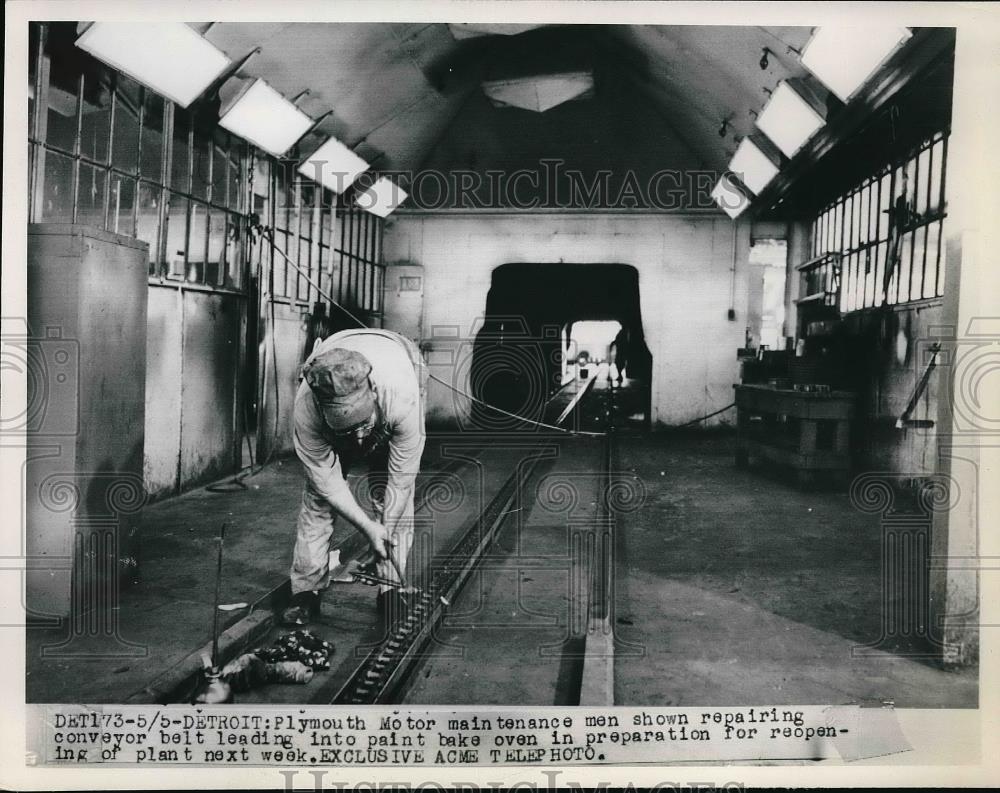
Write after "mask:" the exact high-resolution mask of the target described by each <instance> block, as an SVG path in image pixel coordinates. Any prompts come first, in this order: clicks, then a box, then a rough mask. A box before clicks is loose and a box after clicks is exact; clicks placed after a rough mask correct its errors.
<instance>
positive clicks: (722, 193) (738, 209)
mask: <svg viewBox="0 0 1000 793" xmlns="http://www.w3.org/2000/svg"><path fill="white" fill-rule="evenodd" d="M712 199H713V200H714V201H715V203H716V204H718V206H719V208H720V209H721V210H722V211H723V212H725V213H726V214H727V215H729V217H730V218H732V219H733V220H736V218H737V217H739V216H740V214H741V213H742V212H743V210H745V209H746V208H747V207H748V206H750V199H748V198H747V196H746V195H745V194H744V193H743V191H742V190H740V188H739V186H738V185H737V184H736V182H734V181H733V178H732V176H730V175H729V174H723V175H722V176H720V177H719V181H718V182H716V184H715V188H714V189H713V190H712Z"/></svg>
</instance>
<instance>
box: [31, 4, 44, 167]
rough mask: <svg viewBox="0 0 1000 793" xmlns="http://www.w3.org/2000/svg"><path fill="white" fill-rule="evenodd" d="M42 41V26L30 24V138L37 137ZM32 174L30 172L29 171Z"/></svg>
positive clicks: (35, 23) (36, 23) (34, 23)
mask: <svg viewBox="0 0 1000 793" xmlns="http://www.w3.org/2000/svg"><path fill="white" fill-rule="evenodd" d="M40 41H41V26H40V25H39V23H38V22H29V23H28V137H29V138H30V139H36V135H35V75H36V74H37V72H38V44H39V42H40ZM29 173H30V171H29Z"/></svg>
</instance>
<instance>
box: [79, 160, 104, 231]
mask: <svg viewBox="0 0 1000 793" xmlns="http://www.w3.org/2000/svg"><path fill="white" fill-rule="evenodd" d="M104 182H105V173H104V170H103V169H100V168H97V167H95V166H93V165H87V164H86V163H80V187H79V191H78V193H77V212H76V222H77V223H82V224H83V225H85V226H93V227H94V228H100V229H103V228H104Z"/></svg>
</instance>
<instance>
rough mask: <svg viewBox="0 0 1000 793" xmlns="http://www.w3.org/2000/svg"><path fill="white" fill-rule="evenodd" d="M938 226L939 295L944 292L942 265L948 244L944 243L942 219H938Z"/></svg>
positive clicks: (943, 264)
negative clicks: (939, 253)
mask: <svg viewBox="0 0 1000 793" xmlns="http://www.w3.org/2000/svg"><path fill="white" fill-rule="evenodd" d="M938 226H939V228H938V240H939V247H940V250H941V256H940V257H939V258H938V272H937V293H938V294H939V295H943V294H944V267H945V261H946V259H947V258H948V257H947V248H948V246H947V245H945V240H946V239H947V238H946V237H945V233H944V220H942V221H940V222H939V224H938Z"/></svg>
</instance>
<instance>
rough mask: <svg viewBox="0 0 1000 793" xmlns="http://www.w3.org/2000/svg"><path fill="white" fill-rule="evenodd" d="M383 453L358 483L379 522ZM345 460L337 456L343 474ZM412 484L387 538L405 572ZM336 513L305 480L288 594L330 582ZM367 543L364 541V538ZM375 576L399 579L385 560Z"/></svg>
mask: <svg viewBox="0 0 1000 793" xmlns="http://www.w3.org/2000/svg"><path fill="white" fill-rule="evenodd" d="M385 464H386V458H385V455H384V454H383V455H374V456H373V458H372V459H371V460H370V461H369V466H370V468H369V474H368V477H367V478H366V479H364V480H362V482H361V485H362V486H363V487H366V488H368V489H369V492H370V493H372V502H373V505H374V507H375V513H376V514H375V519H376V520H378V521H381V519H382V515H381V499H382V497H381V493H382V492H384V490H383V488H384V487H385V483H386V481H387V480H388V474H387V472H386V470H385ZM350 465H351V463H350V461H349V460H346V459H343V458H342V459H341V467H342V468H343V470H344V475H345V477H346V475H347V468H348V467H350ZM414 485H415V483H411V487H410V489H409V497H408V499H407V503H406V506H405V508H404V510H403V514H402V517H401V518H400V520H399V522H398V523H397V524H396V528H395V531H394V532H392V533H391V534H390V536H389V541H390V542H391V543H392V544H393V547H392V554H393V556H394V557H395V559H396V562H397V563H398V564H399V567H400V569H401V570H402V571H403V572H404V574H405V572H406V560H407V559H408V558H409V555H410V546H412V545H413V495H414V489H415V487H414ZM335 518H336V513H335V512H334V510H333V508H332V507H331V506H330V503H329V502H328V501H327V500H326V499H325V498H323V497H322V496H320V495H319V493H317V492H316V490H315V489H314V488H313V486H312V484H311V483H310V482H309V480H308V479H307V480H306V484H305V487H304V488H303V490H302V506H301V507H300V509H299V517H298V526H297V534H296V537H295V551H294V552H293V557H292V571H291V581H292V594H293V595H294V594H297V593H299V592H309V591H318V590H321V589H326V587H327V586H329V584H330V540H331V539H332V538H333V526H334V520H335ZM366 542H367V540H366ZM378 575H379V577H381V578H384V579H387V580H389V581H396V582H397V583H398V582H399V576H398V575H397V574H396V568H395V567H394V566H393V564H392V562H390V561H389V560H388V559H387V560H384V561H382V562H380V563H379V564H378ZM389 588H390V587H388V586H385V585H380V586H379V589H380V591H386V590H388V589H389Z"/></svg>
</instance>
